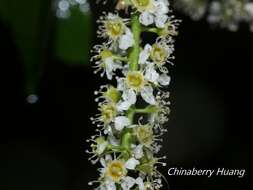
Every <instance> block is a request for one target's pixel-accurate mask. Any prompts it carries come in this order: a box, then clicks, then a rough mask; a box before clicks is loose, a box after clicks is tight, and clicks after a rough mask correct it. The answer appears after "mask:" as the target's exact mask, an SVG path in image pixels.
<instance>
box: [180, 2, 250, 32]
mask: <svg viewBox="0 0 253 190" xmlns="http://www.w3.org/2000/svg"><path fill="white" fill-rule="evenodd" d="M175 7H176V8H178V9H180V10H182V11H183V12H185V13H186V14H188V15H189V16H190V17H191V18H192V19H194V20H199V19H201V18H203V17H204V16H205V15H206V16H207V21H208V22H209V23H211V24H213V25H218V26H220V27H222V28H227V29H229V30H230V31H237V30H238V27H239V25H240V23H248V24H249V27H250V30H251V31H253V2H252V1H251V0H213V1H208V0H178V1H176V3H175Z"/></svg>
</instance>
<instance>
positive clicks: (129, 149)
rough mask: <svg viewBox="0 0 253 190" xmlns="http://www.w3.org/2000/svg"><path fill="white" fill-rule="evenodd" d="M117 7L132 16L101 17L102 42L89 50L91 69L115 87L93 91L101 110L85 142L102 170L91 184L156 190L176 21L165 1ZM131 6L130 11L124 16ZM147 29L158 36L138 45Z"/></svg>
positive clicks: (125, 1)
mask: <svg viewBox="0 0 253 190" xmlns="http://www.w3.org/2000/svg"><path fill="white" fill-rule="evenodd" d="M116 7H117V9H120V10H124V12H125V14H126V17H130V18H131V19H129V18H121V17H120V16H119V13H108V14H105V15H104V16H103V17H101V18H100V20H99V21H98V23H100V27H99V31H98V36H99V37H102V38H105V39H106V42H105V43H103V44H102V45H96V46H94V50H93V51H92V52H93V53H94V54H95V55H94V56H93V57H92V58H91V61H94V62H95V66H94V67H95V69H96V70H95V73H97V72H100V73H101V74H100V75H101V76H102V77H103V76H104V75H106V77H107V79H108V80H114V81H115V82H116V83H117V85H116V86H113V85H111V84H107V85H103V86H101V87H100V89H99V90H98V91H95V95H96V96H98V97H97V98H96V99H95V101H96V102H98V111H99V114H97V115H96V116H95V117H92V118H91V120H92V123H93V124H94V125H97V127H98V129H97V130H96V131H97V133H98V134H96V135H94V136H92V137H91V139H89V140H88V142H90V143H91V150H87V153H89V154H91V157H90V158H89V160H91V162H92V163H94V164H95V163H97V162H98V161H99V162H100V164H101V165H102V168H100V169H99V171H100V177H99V178H98V180H96V181H93V182H90V183H89V184H90V185H93V184H94V183H97V184H98V185H97V188H96V190H131V189H132V190H133V189H139V190H148V189H155V190H158V189H160V188H161V187H162V186H163V184H162V183H161V181H162V178H163V176H162V174H161V173H160V172H159V171H158V170H157V166H158V165H163V166H165V165H166V164H165V163H164V162H162V161H160V160H161V159H165V157H157V153H158V152H159V150H160V148H161V145H160V142H161V139H160V137H161V136H162V135H163V133H164V132H166V131H167V129H166V128H165V127H164V124H165V123H166V122H167V121H168V115H169V113H170V109H169V105H170V102H169V100H168V98H169V92H167V91H166V90H165V88H164V87H166V86H168V85H169V83H170V76H169V75H168V69H167V65H168V64H171V63H172V62H171V60H173V59H174V57H173V56H172V54H173V51H174V40H173V37H174V36H175V34H176V33H177V26H178V23H179V20H175V19H174V17H173V16H169V15H168V13H170V12H171V11H170V10H169V3H168V1H167V0H119V1H118V3H117V5H116ZM129 9H130V10H132V11H133V12H132V13H130V14H127V13H126V12H127V11H126V10H129ZM149 30H150V31H149ZM161 31H162V32H161ZM145 32H154V33H155V34H156V35H157V39H156V41H155V43H153V44H149V43H146V44H145V45H144V46H142V43H143V40H142V39H141V36H142V33H145ZM141 99H142V100H141Z"/></svg>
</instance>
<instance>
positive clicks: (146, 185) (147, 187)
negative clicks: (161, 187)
mask: <svg viewBox="0 0 253 190" xmlns="http://www.w3.org/2000/svg"><path fill="white" fill-rule="evenodd" d="M144 188H145V190H153V187H152V184H151V183H150V182H145V183H144Z"/></svg>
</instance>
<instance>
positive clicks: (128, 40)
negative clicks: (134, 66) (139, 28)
mask: <svg viewBox="0 0 253 190" xmlns="http://www.w3.org/2000/svg"><path fill="white" fill-rule="evenodd" d="M133 44H134V38H133V34H132V32H131V31H130V30H129V29H128V28H127V30H126V34H124V35H123V36H121V37H120V39H119V48H120V49H122V50H127V49H128V48H129V47H132V46H133Z"/></svg>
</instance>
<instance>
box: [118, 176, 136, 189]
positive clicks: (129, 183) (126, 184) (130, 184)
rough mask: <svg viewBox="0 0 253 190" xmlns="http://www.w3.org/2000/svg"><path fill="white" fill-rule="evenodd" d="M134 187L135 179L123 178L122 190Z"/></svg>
mask: <svg viewBox="0 0 253 190" xmlns="http://www.w3.org/2000/svg"><path fill="white" fill-rule="evenodd" d="M134 185H135V179H134V178H132V177H129V176H126V177H124V178H123V180H122V183H121V187H122V189H123V190H129V189H130V188H131V187H133V186H134Z"/></svg>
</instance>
